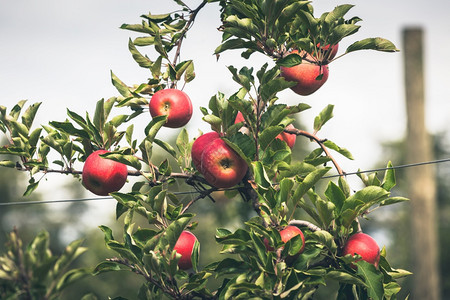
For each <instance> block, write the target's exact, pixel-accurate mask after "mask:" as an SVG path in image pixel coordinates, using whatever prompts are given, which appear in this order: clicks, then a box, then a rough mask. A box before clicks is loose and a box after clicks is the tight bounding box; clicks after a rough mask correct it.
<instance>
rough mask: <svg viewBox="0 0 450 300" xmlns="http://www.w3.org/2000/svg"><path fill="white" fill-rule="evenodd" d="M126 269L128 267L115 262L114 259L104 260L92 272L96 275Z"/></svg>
mask: <svg viewBox="0 0 450 300" xmlns="http://www.w3.org/2000/svg"><path fill="white" fill-rule="evenodd" d="M125 269H126V267H125V266H123V265H121V264H119V263H116V262H113V261H104V262H101V263H99V264H98V265H97V266H96V267H95V269H94V271H93V272H92V274H93V275H94V276H96V275H99V274H102V273H105V272H111V271H120V270H125Z"/></svg>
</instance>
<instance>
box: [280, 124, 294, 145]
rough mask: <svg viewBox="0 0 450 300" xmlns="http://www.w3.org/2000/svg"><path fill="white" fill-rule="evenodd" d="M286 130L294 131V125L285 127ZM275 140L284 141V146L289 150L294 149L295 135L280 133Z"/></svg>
mask: <svg viewBox="0 0 450 300" xmlns="http://www.w3.org/2000/svg"><path fill="white" fill-rule="evenodd" d="M286 129H291V130H292V129H295V127H294V125H292V124H289V125H288V126H286ZM277 139H280V140H282V141H285V142H286V144H287V145H288V146H289V148H291V149H292V148H294V145H295V140H296V139H297V135H295V134H293V133H287V132H284V131H283V132H282V133H280V134H279V135H278V136H277Z"/></svg>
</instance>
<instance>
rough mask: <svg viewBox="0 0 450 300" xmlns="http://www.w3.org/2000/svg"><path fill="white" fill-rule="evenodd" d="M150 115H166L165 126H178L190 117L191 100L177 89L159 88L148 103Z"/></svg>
mask: <svg viewBox="0 0 450 300" xmlns="http://www.w3.org/2000/svg"><path fill="white" fill-rule="evenodd" d="M149 108H150V114H151V115H152V117H153V118H154V117H156V116H162V115H167V121H166V124H164V126H165V127H170V128H179V127H182V126H184V125H186V124H187V123H188V122H189V120H190V119H191V117H192V110H193V109H192V102H191V99H190V98H189V96H188V95H187V94H186V93H185V92H183V91H180V90H177V89H165V90H159V91H157V92H156V93H155V94H153V96H152V98H151V99H150V103H149Z"/></svg>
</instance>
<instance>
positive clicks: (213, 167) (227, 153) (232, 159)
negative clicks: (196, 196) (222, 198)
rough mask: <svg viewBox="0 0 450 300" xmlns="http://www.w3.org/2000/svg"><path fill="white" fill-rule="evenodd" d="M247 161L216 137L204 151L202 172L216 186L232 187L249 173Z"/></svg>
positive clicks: (200, 169)
mask: <svg viewBox="0 0 450 300" xmlns="http://www.w3.org/2000/svg"><path fill="white" fill-rule="evenodd" d="M247 169H248V166H247V163H246V162H245V160H244V159H242V157H240V156H239V154H237V153H236V151H234V150H233V149H232V148H231V147H230V146H228V145H227V143H226V142H225V141H224V140H222V139H220V138H216V139H214V140H212V141H211V142H210V143H208V144H207V145H206V146H205V148H204V150H203V153H202V157H201V166H200V168H199V171H200V173H202V175H203V176H204V177H205V179H206V181H207V182H208V183H209V184H210V185H211V186H214V187H216V188H230V187H233V186H235V185H236V184H238V183H239V182H241V180H242V179H243V178H244V176H245V174H246V173H247Z"/></svg>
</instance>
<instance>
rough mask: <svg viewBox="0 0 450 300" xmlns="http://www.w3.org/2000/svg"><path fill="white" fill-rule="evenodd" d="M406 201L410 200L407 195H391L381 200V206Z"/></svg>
mask: <svg viewBox="0 0 450 300" xmlns="http://www.w3.org/2000/svg"><path fill="white" fill-rule="evenodd" d="M405 201H409V199H408V198H405V197H389V198H387V199H386V200H383V201H381V202H380V206H386V205H391V204H396V203H400V202H405Z"/></svg>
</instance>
